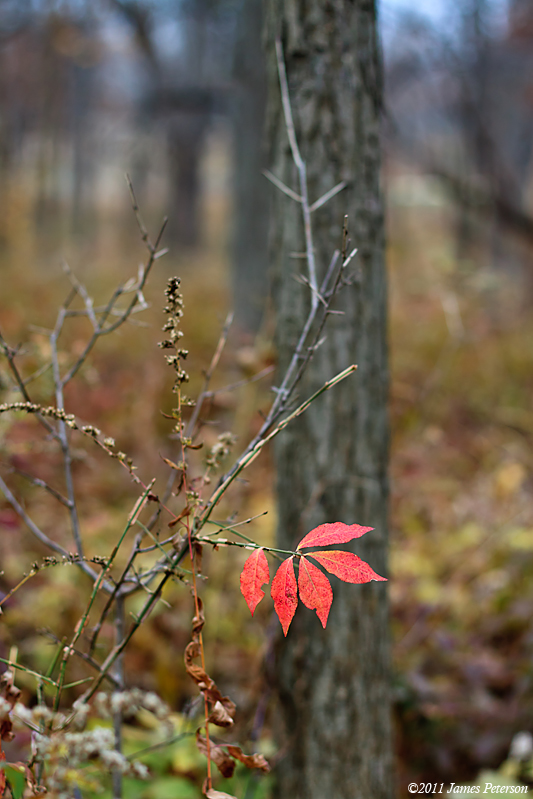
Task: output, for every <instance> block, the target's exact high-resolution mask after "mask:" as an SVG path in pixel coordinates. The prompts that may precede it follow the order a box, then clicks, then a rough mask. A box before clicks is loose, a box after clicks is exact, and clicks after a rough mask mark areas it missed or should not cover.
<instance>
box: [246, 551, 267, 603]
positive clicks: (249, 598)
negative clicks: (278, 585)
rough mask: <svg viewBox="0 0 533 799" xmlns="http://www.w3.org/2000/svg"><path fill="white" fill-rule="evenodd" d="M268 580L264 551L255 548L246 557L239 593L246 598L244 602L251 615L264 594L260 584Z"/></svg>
mask: <svg viewBox="0 0 533 799" xmlns="http://www.w3.org/2000/svg"><path fill="white" fill-rule="evenodd" d="M269 582H270V572H269V570H268V561H267V559H266V555H265V551H264V550H263V549H256V550H255V551H254V552H252V554H251V555H250V557H249V558H247V560H246V563H245V564H244V568H243V570H242V572H241V593H242V595H243V597H244V598H245V600H246V604H247V605H248V607H249V608H250V613H251V614H252V616H253V615H254V611H255V609H256V607H257V606H258V604H259V603H260V602H261V600H262V599H263V597H264V595H265V592H264V591H263V590H262V588H261V586H262V585H264V584H265V583H269Z"/></svg>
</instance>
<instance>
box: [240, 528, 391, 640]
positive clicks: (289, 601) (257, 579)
mask: <svg viewBox="0 0 533 799" xmlns="http://www.w3.org/2000/svg"><path fill="white" fill-rule="evenodd" d="M372 529H373V528H372V527H361V525H359V524H343V523H342V522H335V523H334V524H321V525H320V526H319V527H316V528H315V529H314V530H311V532H310V533H308V534H307V535H306V536H304V538H302V540H301V541H300V543H299V544H298V546H297V548H296V553H295V554H294V555H291V556H290V557H289V558H287V559H286V560H284V561H283V563H282V564H281V565H280V566H279V568H278V570H277V572H276V574H275V576H274V579H273V580H272V587H271V589H270V595H271V597H272V599H273V600H274V610H275V611H276V613H277V615H278V618H279V620H280V622H281V626H282V627H283V632H284V634H285V635H287V631H288V629H289V626H290V623H291V621H292V620H293V618H294V614H295V613H296V608H297V607H298V593H299V594H300V599H301V600H302V602H303V603H304V605H305V606H306V607H308V608H310V609H311V610H316V614H317V616H318V618H319V619H320V621H321V623H322V626H323V627H324V628H325V627H326V624H327V621H328V616H329V611H330V608H331V603H332V602H333V591H332V590H331V585H330V582H329V580H328V578H327V577H326V575H325V574H324V572H323V571H321V570H320V569H319V568H317V567H316V566H315V565H314V564H313V563H312V562H311V561H310V560H309V558H313V559H314V560H315V561H317V563H319V564H320V566H322V567H323V568H324V569H325V570H326V571H327V572H329V573H330V574H333V575H334V576H335V577H338V578H339V580H343V581H344V582H345V583H368V582H370V581H371V580H379V581H384V580H386V579H387V578H386V577H381V576H380V575H379V574H376V572H375V571H374V570H373V569H372V568H371V567H370V566H369V565H368V563H365V561H364V560H361V558H358V557H357V555H354V554H353V553H352V552H344V551H343V550H340V549H324V550H319V551H318V552H307V553H305V555H304V554H302V553H301V552H300V550H301V549H305V548H308V547H316V546H322V547H324V546H330V545H331V544H345V543H347V542H348V541H353V539H354V538H360V537H361V536H362V535H364V534H365V533H368V532H369V531H370V530H372ZM295 560H297V562H298V583H296V574H295V571H294V561H295ZM269 582H270V572H269V569H268V562H267V559H266V555H265V551H264V550H263V549H256V550H254V552H253V553H252V554H251V555H250V557H249V558H248V559H247V561H246V563H245V564H244V568H243V570H242V574H241V592H242V595H243V596H244V598H245V600H246V603H247V605H248V607H249V608H250V612H251V614H252V616H253V614H254V611H255V609H256V607H257V605H258V604H259V602H260V601H261V600H262V599H263V597H264V595H265V592H264V591H263V589H262V586H263V585H265V584H268V583H269Z"/></svg>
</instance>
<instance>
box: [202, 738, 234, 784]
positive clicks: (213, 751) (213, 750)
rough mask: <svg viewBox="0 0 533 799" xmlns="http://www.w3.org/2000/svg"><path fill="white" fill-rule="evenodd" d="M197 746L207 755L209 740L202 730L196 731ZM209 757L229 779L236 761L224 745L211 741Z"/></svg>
mask: <svg viewBox="0 0 533 799" xmlns="http://www.w3.org/2000/svg"><path fill="white" fill-rule="evenodd" d="M196 746H197V747H198V751H200V752H201V753H202V754H203V755H205V756H206V757H207V741H206V739H205V738H204V736H203V735H201V733H200V730H197V731H196ZM209 758H210V760H212V761H213V763H214V764H215V766H216V767H217V769H218V770H219V771H220V773H221V774H222V776H223V777H226V778H228V779H229V777H232V776H233V772H234V771H235V761H234V760H233V758H232V757H230V756H229V755H228V753H227V752H226V751H225V750H224V749H223V748H222V746H219V745H218V744H214V743H213V742H212V741H209Z"/></svg>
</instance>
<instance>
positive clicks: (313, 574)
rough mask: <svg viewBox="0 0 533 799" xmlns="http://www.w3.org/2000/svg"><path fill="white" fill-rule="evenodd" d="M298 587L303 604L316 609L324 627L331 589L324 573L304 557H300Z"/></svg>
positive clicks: (329, 605) (331, 596)
mask: <svg viewBox="0 0 533 799" xmlns="http://www.w3.org/2000/svg"><path fill="white" fill-rule="evenodd" d="M298 588H299V591H300V599H301V600H302V602H303V603H304V605H305V606H306V607H308V608H309V609H310V610H316V615H317V616H318V618H319V619H320V621H321V622H322V627H324V629H326V624H327V622H328V616H329V611H330V608H331V603H332V602H333V591H332V590H331V585H330V584H329V580H328V578H327V577H326V575H325V574H323V573H322V572H321V571H320V569H317V567H316V566H314V565H313V564H312V563H311V562H310V561H308V560H307V558H304V557H301V558H300V566H299V571H298Z"/></svg>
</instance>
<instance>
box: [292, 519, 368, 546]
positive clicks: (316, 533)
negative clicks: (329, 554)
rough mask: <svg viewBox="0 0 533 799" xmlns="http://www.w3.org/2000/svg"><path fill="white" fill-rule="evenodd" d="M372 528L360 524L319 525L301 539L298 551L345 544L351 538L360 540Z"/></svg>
mask: <svg viewBox="0 0 533 799" xmlns="http://www.w3.org/2000/svg"><path fill="white" fill-rule="evenodd" d="M373 529H374V528H373V527H361V525H360V524H343V522H335V523H334V524H321V525H320V526H319V527H315V529H314V530H311V532H310V533H307V535H306V536H304V537H303V538H302V540H301V541H300V543H299V544H298V547H297V548H298V549H302V547H327V546H328V545H329V544H345V543H346V542H347V541H351V540H352V539H353V538H360V537H361V536H362V535H364V534H365V533H368V532H369V530H373Z"/></svg>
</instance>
